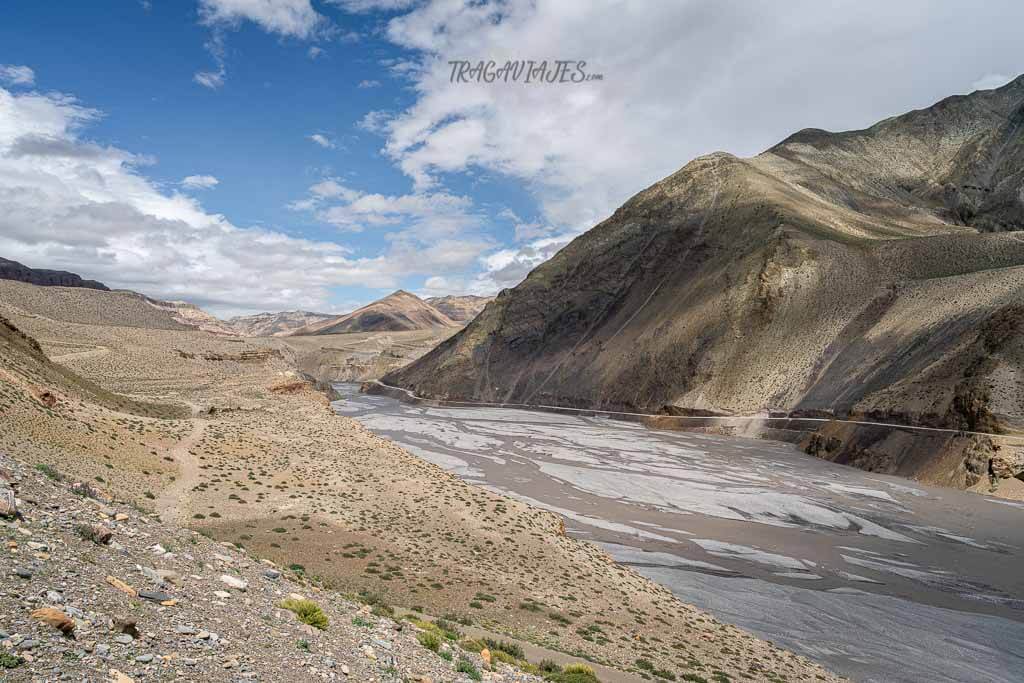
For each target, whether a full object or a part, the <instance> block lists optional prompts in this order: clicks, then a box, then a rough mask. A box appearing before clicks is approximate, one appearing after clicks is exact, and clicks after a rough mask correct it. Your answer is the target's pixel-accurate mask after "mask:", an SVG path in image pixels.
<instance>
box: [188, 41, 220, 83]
mask: <svg viewBox="0 0 1024 683" xmlns="http://www.w3.org/2000/svg"><path fill="white" fill-rule="evenodd" d="M203 47H205V48H206V51H207V52H209V53H210V56H211V57H213V61H214V62H215V63H216V65H217V68H216V69H213V70H207V71H197V72H196V73H195V74H193V75H192V80H193V81H195V82H196V83H198V84H199V85H201V86H203V87H204V88H209V89H210V90H218V89H219V88H221V87H222V86H223V85H224V81H225V80H226V79H227V75H228V72H227V67H226V66H225V65H224V53H225V47H224V34H223V33H222V32H221V31H219V30H216V31H214V32H213V34H212V35H211V36H210V39H209V40H207V41H206V42H205V43H204V44H203Z"/></svg>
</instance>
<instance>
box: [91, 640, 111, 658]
mask: <svg viewBox="0 0 1024 683" xmlns="http://www.w3.org/2000/svg"><path fill="white" fill-rule="evenodd" d="M93 652H95V653H96V656H97V657H106V656H107V655H109V654H110V646H109V645H107V644H106V643H99V644H98V645H97V646H96V647H95V648H94V649H93Z"/></svg>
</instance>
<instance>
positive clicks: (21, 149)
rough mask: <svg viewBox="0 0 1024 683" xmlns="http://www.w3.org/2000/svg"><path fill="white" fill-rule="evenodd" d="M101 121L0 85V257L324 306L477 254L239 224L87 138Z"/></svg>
mask: <svg viewBox="0 0 1024 683" xmlns="http://www.w3.org/2000/svg"><path fill="white" fill-rule="evenodd" d="M99 117H100V113H99V112H97V111H96V110H94V109H91V108H89V107H86V106H83V105H82V104H81V103H79V102H77V101H76V100H75V99H74V98H72V97H70V96H67V95H61V94H53V93H49V94H40V93H34V92H30V93H14V92H11V91H9V90H6V89H3V88H0V254H3V255H4V256H5V257H8V258H13V259H16V260H18V261H22V262H23V263H26V264H28V265H30V266H36V267H45V268H61V269H66V270H71V271H74V272H78V273H80V274H81V275H83V276H84V277H88V278H93V279H97V280H100V281H103V282H106V283H107V284H108V285H110V286H113V287H123V288H128V289H134V290H137V291H141V292H144V293H146V294H149V295H152V296H157V297H161V298H166V299H184V300H187V301H192V302H194V303H197V304H199V305H204V306H209V307H210V308H211V310H213V311H215V312H219V313H232V312H239V311H245V310H254V309H259V310H290V309H296V308H301V309H306V310H323V309H324V308H327V307H329V304H328V301H329V299H330V288H331V287H333V286H338V285H360V286H365V287H371V288H394V287H397V286H398V285H399V283H400V281H401V278H404V277H406V276H408V275H410V274H415V273H422V274H424V275H434V274H438V273H441V274H445V273H447V272H455V271H452V270H446V269H452V268H461V267H463V266H464V264H465V261H466V259H467V258H471V257H473V250H472V249H467V248H466V246H465V245H457V244H452V243H446V242H445V241H444V239H437V240H433V242H432V244H431V246H432V250H430V249H425V250H422V253H421V252H420V251H419V249H420V248H421V247H422V246H423V244H424V243H423V242H420V241H418V240H416V239H415V237H408V236H403V235H401V234H400V233H401V231H399V234H397V235H396V236H395V238H394V240H393V241H392V243H391V246H390V248H389V249H386V250H380V251H379V252H378V253H371V254H366V255H357V254H356V253H355V251H354V250H353V249H351V248H349V247H347V246H344V245H341V244H338V243H336V242H331V241H316V240H309V239H299V238H295V237H292V236H289V235H286V234H284V233H282V232H280V231H276V230H271V229H266V228H243V227H239V226H237V225H234V224H233V223H231V221H230V220H228V218H226V217H225V216H222V215H219V214H216V213H210V212H208V211H206V210H205V209H204V208H203V207H202V205H201V204H200V203H199V202H198V201H197V200H195V199H194V198H192V197H189V196H187V195H185V194H181V193H178V192H171V193H167V192H164V191H161V190H160V189H159V188H158V187H157V186H156V185H155V184H154V183H153V182H151V181H150V180H149V179H148V178H146V177H145V175H143V173H142V170H141V169H142V168H144V167H145V165H146V164H148V163H149V162H150V160H149V159H148V158H147V157H146V156H144V155H137V154H132V153H130V152H128V151H125V150H122V149H118V148H116V147H109V146H103V145H100V144H97V143H95V142H90V141H89V140H87V139H84V138H83V132H84V129H85V128H86V127H87V126H88V125H89V124H90V123H92V122H94V121H95V120H97V119H98V118H99ZM335 182H336V181H335ZM201 184H208V183H207V182H206V181H205V180H204V181H202V183H201ZM314 187H315V188H316V189H315V190H313V191H312V193H311V196H316V197H320V198H321V199H320V201H322V202H324V203H328V202H340V203H344V202H346V201H350V200H358V199H360V198H362V197H364V196H365V195H364V194H363V193H358V192H348V191H346V189H345V188H344V186H343V185H341V184H340V183H337V186H334V185H331V184H318V185H317V186H314ZM382 211H384V209H382ZM395 227H400V226H395ZM467 241H471V240H467ZM481 248H482V247H481ZM458 249H462V252H458V251H457V250H458ZM477 253H479V252H477ZM452 254H455V256H454V257H453V256H452ZM452 264H455V265H452Z"/></svg>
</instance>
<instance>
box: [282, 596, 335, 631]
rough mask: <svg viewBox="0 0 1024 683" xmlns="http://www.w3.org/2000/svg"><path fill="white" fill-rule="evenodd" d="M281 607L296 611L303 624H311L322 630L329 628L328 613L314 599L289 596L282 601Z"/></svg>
mask: <svg viewBox="0 0 1024 683" xmlns="http://www.w3.org/2000/svg"><path fill="white" fill-rule="evenodd" d="M281 607H283V608H285V609H286V610H289V611H291V612H294V613H295V616H297V617H298V618H299V621H301V622H302V623H303V624H309V625H310V626H312V627H314V628H318V629H320V630H321V631H322V630H324V629H325V628H327V615H326V614H324V611H323V610H322V609H320V605H318V604H316V603H315V602H313V601H312V600H296V599H295V598H288V599H287V600H284V601H282V602H281Z"/></svg>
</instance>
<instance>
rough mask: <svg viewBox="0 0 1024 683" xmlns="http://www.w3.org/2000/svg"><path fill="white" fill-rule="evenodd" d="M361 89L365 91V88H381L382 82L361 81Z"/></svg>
mask: <svg viewBox="0 0 1024 683" xmlns="http://www.w3.org/2000/svg"><path fill="white" fill-rule="evenodd" d="M359 87H360V88H364V89H365V88H379V87H380V81H371V80H364V81H359Z"/></svg>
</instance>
